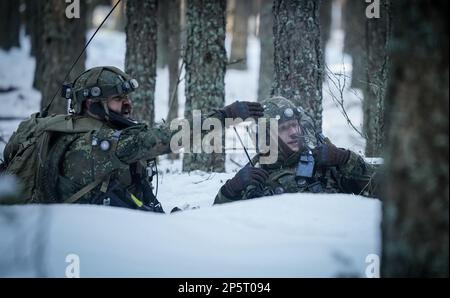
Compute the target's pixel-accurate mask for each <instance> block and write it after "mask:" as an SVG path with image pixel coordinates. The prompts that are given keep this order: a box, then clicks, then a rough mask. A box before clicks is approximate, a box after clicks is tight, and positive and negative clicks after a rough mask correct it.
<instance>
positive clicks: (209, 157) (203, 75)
mask: <svg viewBox="0 0 450 298" xmlns="http://www.w3.org/2000/svg"><path fill="white" fill-rule="evenodd" d="M225 9H226V4H225V0H190V1H188V2H187V45H186V54H185V65H186V90H185V92H186V108H185V116H186V118H188V119H192V112H193V110H201V112H202V114H204V113H206V112H208V111H211V109H217V108H222V107H223V105H224V101H225V82H224V80H225V69H226V63H227V57H226V52H225ZM222 144H223V143H222ZM183 170H184V171H191V170H203V171H216V172H223V171H224V170H225V154H224V153H213V154H206V153H192V154H185V155H184V159H183Z"/></svg>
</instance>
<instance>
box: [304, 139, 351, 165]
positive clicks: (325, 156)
mask: <svg viewBox="0 0 450 298" xmlns="http://www.w3.org/2000/svg"><path fill="white" fill-rule="evenodd" d="M313 155H314V160H315V162H316V165H317V166H319V167H320V166H321V167H338V166H343V165H345V164H346V163H347V161H348V159H349V157H350V151H349V150H345V149H341V148H337V147H336V146H334V145H333V144H331V143H329V144H323V145H320V146H318V147H316V148H314V149H313Z"/></svg>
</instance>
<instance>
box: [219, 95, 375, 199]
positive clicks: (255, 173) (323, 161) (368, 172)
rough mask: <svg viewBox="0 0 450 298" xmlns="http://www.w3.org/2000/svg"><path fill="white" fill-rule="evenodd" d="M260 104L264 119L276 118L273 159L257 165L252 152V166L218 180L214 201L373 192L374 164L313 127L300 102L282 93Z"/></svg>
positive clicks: (258, 156)
mask: <svg viewBox="0 0 450 298" xmlns="http://www.w3.org/2000/svg"><path fill="white" fill-rule="evenodd" d="M262 105H263V108H264V117H265V118H266V119H267V120H268V119H270V118H275V119H277V120H278V159H277V161H276V162H275V163H273V164H261V165H258V162H259V158H260V155H257V156H256V157H255V158H254V159H253V162H252V163H253V165H255V166H251V165H250V163H249V164H248V165H247V166H245V167H244V168H243V169H241V170H240V171H239V172H238V173H237V174H236V175H235V177H233V178H232V179H230V180H228V181H227V182H226V183H225V185H223V186H222V188H221V189H220V191H219V193H218V194H217V196H216V198H215V201H214V204H222V203H227V202H233V201H236V200H243V199H252V198H256V197H261V196H267V195H273V194H282V193H297V192H313V193H350V194H360V195H366V196H374V195H376V187H375V186H376V183H375V181H376V180H377V179H376V178H375V173H376V172H375V168H374V166H372V165H370V164H367V163H366V162H365V161H364V159H363V158H362V157H361V156H359V155H358V154H356V153H354V152H352V151H350V150H345V149H341V148H337V147H336V146H334V145H333V144H332V143H331V142H330V141H329V139H327V138H325V137H323V136H322V135H321V134H319V133H317V130H316V129H315V128H314V126H313V121H312V120H311V118H310V117H309V116H308V115H307V114H306V113H305V111H304V110H303V109H302V108H300V107H296V106H295V105H294V104H293V103H292V102H291V101H289V100H288V99H286V98H283V97H273V98H270V99H268V100H265V101H264V102H262ZM308 172H309V173H308Z"/></svg>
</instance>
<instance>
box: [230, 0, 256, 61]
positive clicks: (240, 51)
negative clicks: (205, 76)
mask: <svg viewBox="0 0 450 298" xmlns="http://www.w3.org/2000/svg"><path fill="white" fill-rule="evenodd" d="M251 5H252V2H251V1H249V0H244V1H242V0H236V1H235V6H234V12H233V15H234V17H233V36H232V40H231V51H230V63H231V64H230V65H229V66H228V68H229V69H238V70H246V69H247V38H248V18H249V17H250V13H251Z"/></svg>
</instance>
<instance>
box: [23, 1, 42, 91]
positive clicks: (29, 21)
mask: <svg viewBox="0 0 450 298" xmlns="http://www.w3.org/2000/svg"><path fill="white" fill-rule="evenodd" d="M25 5H26V7H25V28H26V34H28V35H29V37H30V44H31V49H30V54H31V56H36V51H37V48H39V47H38V43H39V37H40V35H41V34H42V31H41V30H42V29H41V27H42V21H41V20H42V18H41V15H40V14H42V11H43V10H42V9H41V5H42V0H25ZM35 73H37V70H35ZM35 78H36V75H35ZM33 86H34V87H35V88H36V87H37V82H36V80H34V82H33Z"/></svg>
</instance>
